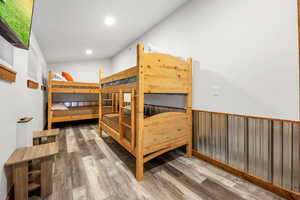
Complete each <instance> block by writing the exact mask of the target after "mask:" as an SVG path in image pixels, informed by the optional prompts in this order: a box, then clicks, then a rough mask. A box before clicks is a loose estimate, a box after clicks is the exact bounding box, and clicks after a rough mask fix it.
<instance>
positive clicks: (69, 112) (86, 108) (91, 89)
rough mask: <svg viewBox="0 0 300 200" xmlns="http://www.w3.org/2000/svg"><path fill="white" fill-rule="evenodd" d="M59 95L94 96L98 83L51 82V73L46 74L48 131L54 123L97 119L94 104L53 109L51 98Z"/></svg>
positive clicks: (97, 110)
mask: <svg viewBox="0 0 300 200" xmlns="http://www.w3.org/2000/svg"><path fill="white" fill-rule="evenodd" d="M56 93H61V94H95V95H98V93H99V84H98V83H82V82H65V81H57V80H53V73H52V72H51V71H49V74H48V129H51V128H52V124H53V123H56V122H67V121H77V120H86V119H98V118H99V106H98V102H96V104H94V103H91V104H86V105H84V104H83V105H79V106H78V105H77V106H70V107H68V108H67V109H66V110H64V109H63V110H61V109H58V110H56V109H54V108H53V107H54V106H53V105H54V103H57V102H54V100H53V96H54V94H56ZM97 101H98V100H97Z"/></svg>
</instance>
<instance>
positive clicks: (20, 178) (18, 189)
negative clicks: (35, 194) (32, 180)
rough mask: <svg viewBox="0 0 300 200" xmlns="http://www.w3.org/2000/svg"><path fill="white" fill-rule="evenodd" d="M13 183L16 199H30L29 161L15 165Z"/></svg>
mask: <svg viewBox="0 0 300 200" xmlns="http://www.w3.org/2000/svg"><path fill="white" fill-rule="evenodd" d="M13 183H14V190H15V192H14V194H15V195H14V196H15V200H27V199H28V163H27V162H23V163H16V165H14V166H13Z"/></svg>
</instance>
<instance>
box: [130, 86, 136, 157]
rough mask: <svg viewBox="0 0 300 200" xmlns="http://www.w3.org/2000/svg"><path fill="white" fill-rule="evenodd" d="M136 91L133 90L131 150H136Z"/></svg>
mask: <svg viewBox="0 0 300 200" xmlns="http://www.w3.org/2000/svg"><path fill="white" fill-rule="evenodd" d="M135 117H136V116H135V89H134V88H132V90H131V150H132V151H134V149H135V132H136V130H135Z"/></svg>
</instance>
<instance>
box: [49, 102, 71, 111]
mask: <svg viewBox="0 0 300 200" xmlns="http://www.w3.org/2000/svg"><path fill="white" fill-rule="evenodd" d="M51 110H69V109H68V108H67V107H66V106H65V105H64V104H63V103H55V104H53V105H52V107H51Z"/></svg>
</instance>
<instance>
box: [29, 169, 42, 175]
mask: <svg viewBox="0 0 300 200" xmlns="http://www.w3.org/2000/svg"><path fill="white" fill-rule="evenodd" d="M40 173H41V170H33V171H30V172H28V175H37V174H40Z"/></svg>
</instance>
